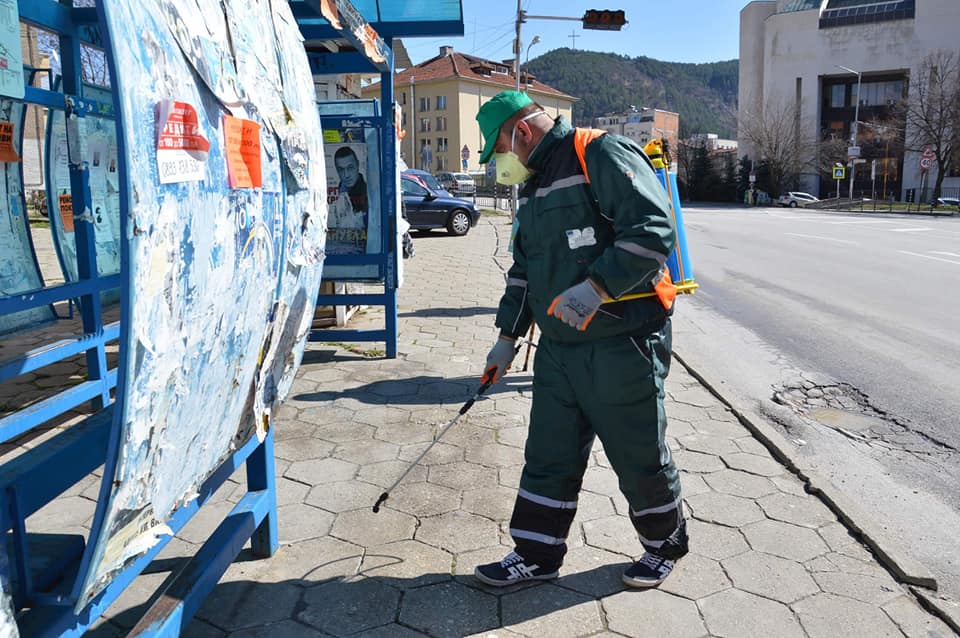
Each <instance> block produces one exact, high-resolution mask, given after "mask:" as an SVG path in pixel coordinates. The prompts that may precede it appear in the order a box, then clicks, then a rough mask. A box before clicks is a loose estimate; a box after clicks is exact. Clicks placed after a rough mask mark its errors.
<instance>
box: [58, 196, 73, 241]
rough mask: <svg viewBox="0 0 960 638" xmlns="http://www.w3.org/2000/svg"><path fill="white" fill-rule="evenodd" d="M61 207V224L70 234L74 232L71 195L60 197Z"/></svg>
mask: <svg viewBox="0 0 960 638" xmlns="http://www.w3.org/2000/svg"><path fill="white" fill-rule="evenodd" d="M57 203H58V204H59V205H60V222H61V223H62V224H63V230H65V231H66V232H68V233H72V232H73V198H72V197H70V196H69V195H60V197H58V198H57Z"/></svg>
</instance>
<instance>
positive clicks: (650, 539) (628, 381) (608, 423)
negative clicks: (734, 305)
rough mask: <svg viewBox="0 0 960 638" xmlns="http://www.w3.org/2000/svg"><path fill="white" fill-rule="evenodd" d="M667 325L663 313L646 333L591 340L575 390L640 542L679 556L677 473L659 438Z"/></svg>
mask: <svg viewBox="0 0 960 638" xmlns="http://www.w3.org/2000/svg"><path fill="white" fill-rule="evenodd" d="M670 329H671V327H670V322H669V320H668V321H667V322H666V324H665V325H664V327H663V328H662V329H660V330H658V331H655V332H653V333H651V334H649V335H640V336H636V337H620V338H612V339H605V340H602V341H599V342H596V343H595V344H593V346H594V350H593V353H592V357H591V361H590V363H591V366H590V370H589V371H590V375H589V376H590V377H591V378H592V380H593V383H592V385H583V388H582V394H581V396H582V397H583V400H582V403H583V404H584V411H585V413H586V415H587V418H588V419H589V421H590V423H591V424H592V425H593V428H594V430H595V431H596V432H597V435H598V436H599V437H600V440H601V441H602V442H603V447H604V451H605V452H606V454H607V458H608V459H609V460H610V465H611V466H612V467H613V469H614V471H615V472H616V473H617V477H618V479H619V481H620V489H621V491H622V492H623V494H624V496H625V497H626V498H627V502H628V503H629V505H630V521H631V522H632V523H633V526H634V528H635V529H636V530H637V534H638V536H639V538H640V542H641V543H643V545H644V547H645V548H646V549H647V550H648V551H653V552H656V553H659V554H661V555H664V556H669V557H679V556H682V555H683V554H684V553H686V551H687V547H686V534H685V532H683V529H682V525H681V523H682V522H683V514H682V509H681V496H680V477H679V474H678V472H677V468H676V466H675V465H674V463H673V457H672V456H671V454H670V449H669V447H668V446H667V444H666V441H665V438H664V437H665V430H666V426H667V419H666V414H665V412H664V409H663V399H664V397H665V395H666V391H665V389H664V381H665V379H666V377H667V372H668V371H669V367H670ZM585 376H586V375H585ZM584 384H587V380H586V379H584ZM578 389H580V385H579V384H578Z"/></svg>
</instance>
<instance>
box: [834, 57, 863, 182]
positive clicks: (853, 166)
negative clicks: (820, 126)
mask: <svg viewBox="0 0 960 638" xmlns="http://www.w3.org/2000/svg"><path fill="white" fill-rule="evenodd" d="M834 66H836V67H837V68H838V69H843V70H844V71H846V72H847V73H853V74H854V75H856V76H857V104H856V106H855V107H854V110H853V126H851V127H850V146H856V145H857V124H858V123H859V122H860V79H861V76H862V74H861V72H860V71H854V70H853V69H850V68H848V67H845V66H843V65H841V64H835V65H834ZM856 174H857V158H856V157H852V158H850V201H853V178H854V177H855V176H856Z"/></svg>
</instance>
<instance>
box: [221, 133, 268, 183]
mask: <svg viewBox="0 0 960 638" xmlns="http://www.w3.org/2000/svg"><path fill="white" fill-rule="evenodd" d="M223 137H224V144H225V146H226V148H225V150H226V154H227V175H228V176H229V178H230V188H260V187H262V186H263V172H262V170H261V166H260V162H261V160H260V125H259V124H257V123H256V122H254V121H253V120H244V119H241V118H238V117H231V116H229V115H224V116H223Z"/></svg>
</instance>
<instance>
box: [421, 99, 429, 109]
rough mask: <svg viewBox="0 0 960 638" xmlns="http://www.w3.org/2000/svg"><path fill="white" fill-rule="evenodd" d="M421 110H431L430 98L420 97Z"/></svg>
mask: <svg viewBox="0 0 960 638" xmlns="http://www.w3.org/2000/svg"><path fill="white" fill-rule="evenodd" d="M420 110H421V111H429V110H430V98H428V97H422V98H420Z"/></svg>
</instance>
